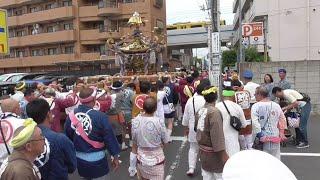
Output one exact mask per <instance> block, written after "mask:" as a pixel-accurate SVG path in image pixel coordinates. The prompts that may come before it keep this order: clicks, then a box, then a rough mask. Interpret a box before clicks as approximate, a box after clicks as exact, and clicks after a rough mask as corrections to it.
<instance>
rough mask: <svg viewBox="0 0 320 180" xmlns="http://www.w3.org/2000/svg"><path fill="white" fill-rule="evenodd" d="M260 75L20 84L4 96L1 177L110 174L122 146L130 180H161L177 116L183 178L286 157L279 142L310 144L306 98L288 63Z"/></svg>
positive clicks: (214, 174) (209, 175) (9, 179)
mask: <svg viewBox="0 0 320 180" xmlns="http://www.w3.org/2000/svg"><path fill="white" fill-rule="evenodd" d="M255 75H257V76H260V75H259V74H255ZM253 76H254V74H253V73H252V72H251V71H250V70H246V71H245V72H243V73H241V74H238V73H237V72H231V71H228V72H226V73H225V74H224V79H223V85H222V86H223V91H222V92H218V87H214V86H211V84H210V81H209V80H208V74H207V73H206V72H203V73H201V74H199V73H198V72H197V71H195V72H193V73H185V72H181V73H172V74H162V75H159V76H156V79H153V80H150V79H140V77H139V76H133V77H132V78H131V79H121V78H119V79H118V80H115V79H113V80H112V81H111V80H110V79H104V78H99V79H98V80H97V82H94V83H89V82H85V81H84V80H80V79H76V78H70V79H69V80H68V81H67V82H66V84H64V85H61V84H59V83H57V82H53V83H52V84H50V85H49V86H45V85H43V84H34V85H33V86H32V87H26V84H25V83H24V82H21V83H18V84H17V85H16V87H15V94H14V95H12V96H8V97H3V100H1V121H0V122H1V123H0V125H1V129H0V130H1V136H0V137H1V138H0V164H1V168H0V177H1V178H0V179H1V180H14V179H15V180H20V179H21V180H22V179H30V180H33V179H34V180H37V179H45V180H46V179H55V180H57V179H59V180H63V179H68V174H71V173H74V172H75V171H76V170H77V172H78V174H79V176H81V177H83V178H84V179H108V178H110V173H109V169H110V168H109V166H108V164H111V166H112V169H114V170H117V169H118V168H119V166H121V158H122V157H120V155H119V154H120V152H121V151H122V150H130V166H129V167H128V171H129V175H130V176H135V175H137V176H138V177H139V179H150V180H158V179H159V180H160V179H161V180H163V179H164V178H165V174H164V167H165V163H166V162H167V161H166V158H165V154H164V150H163V149H164V148H166V147H167V146H170V144H168V143H170V142H171V141H172V139H171V134H172V131H173V130H174V128H175V126H176V123H177V122H179V121H182V125H183V126H184V127H185V136H187V139H188V142H189V145H190V146H189V148H190V149H189V153H188V163H189V169H186V174H187V175H188V176H195V175H196V173H195V170H196V164H197V162H200V164H201V175H202V176H203V179H205V180H211V179H222V172H223V171H224V166H225V164H226V162H227V161H228V159H230V158H231V157H232V156H234V155H235V154H237V153H239V152H240V151H242V150H251V149H253V148H254V149H258V150H261V151H264V152H266V153H268V154H270V155H272V156H274V157H276V158H277V159H280V145H281V143H286V142H287V141H288V140H287V139H288V138H292V137H293V136H294V134H295V138H294V140H295V143H296V146H297V148H307V147H309V142H308V135H307V134H308V132H307V124H308V119H309V115H310V111H311V104H310V98H309V97H308V95H306V94H305V93H299V92H298V91H296V90H293V89H291V85H290V83H289V82H288V81H287V80H286V70H285V69H280V70H279V77H280V81H279V82H274V81H273V78H272V76H271V75H270V74H266V75H265V77H264V83H263V84H257V83H254V82H252V80H253ZM219 94H221V96H222V97H221V98H219V99H220V100H219V102H218V97H219ZM199 158H200V161H198V160H199ZM279 162H280V161H279ZM252 164H256V163H252ZM270 168H271V167H270ZM233 171H236V169H234V170H231V172H233ZM115 173H120V172H119V171H115ZM198 174H199V173H198ZM235 174H237V176H240V174H241V173H240V174H239V173H235ZM223 178H224V179H228V178H231V179H232V175H228V174H223ZM233 178H235V177H233ZM236 179H237V177H236ZM238 179H241V178H240V177H238ZM244 179H246V178H244Z"/></svg>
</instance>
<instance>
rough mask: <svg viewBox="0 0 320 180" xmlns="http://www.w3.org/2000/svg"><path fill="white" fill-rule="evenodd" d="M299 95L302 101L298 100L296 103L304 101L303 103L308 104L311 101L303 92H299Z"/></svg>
mask: <svg viewBox="0 0 320 180" xmlns="http://www.w3.org/2000/svg"><path fill="white" fill-rule="evenodd" d="M299 93H300V94H301V95H302V97H303V98H302V99H298V101H305V102H307V103H308V102H310V101H311V98H310V96H309V95H308V94H306V93H303V92H299Z"/></svg>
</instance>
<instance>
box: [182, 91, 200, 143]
mask: <svg viewBox="0 0 320 180" xmlns="http://www.w3.org/2000/svg"><path fill="white" fill-rule="evenodd" d="M193 99H194V106H195V111H196V113H197V112H198V111H199V110H200V109H201V108H202V107H203V106H204V104H205V103H206V100H205V99H204V97H203V96H201V95H198V94H197V93H195V94H194V96H193V97H192V98H189V99H188V101H187V104H186V106H185V109H184V114H183V119H182V125H183V126H188V127H189V134H188V140H189V142H197V139H196V132H195V131H194V121H195V120H194V119H195V114H194V111H193Z"/></svg>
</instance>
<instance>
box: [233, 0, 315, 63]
mask: <svg viewBox="0 0 320 180" xmlns="http://www.w3.org/2000/svg"><path fill="white" fill-rule="evenodd" d="M240 1H241V7H242V16H243V23H245V22H264V23H265V33H266V42H267V50H268V53H269V56H270V57H271V61H300V60H319V59H320V33H319V29H320V22H319V19H320V1H319V0H234V6H233V11H234V13H236V14H235V19H234V29H235V30H237V31H236V33H235V36H234V39H233V44H238V43H239V37H240V36H239V15H240V13H239V12H240V10H239V7H240V3H239V2H240ZM258 50H259V51H260V52H263V46H259V47H258Z"/></svg>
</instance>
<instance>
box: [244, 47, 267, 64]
mask: <svg viewBox="0 0 320 180" xmlns="http://www.w3.org/2000/svg"><path fill="white" fill-rule="evenodd" d="M245 55H246V62H263V61H264V56H263V54H260V53H259V52H258V50H257V48H256V47H249V48H247V49H246V50H245ZM268 60H269V57H268Z"/></svg>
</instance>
